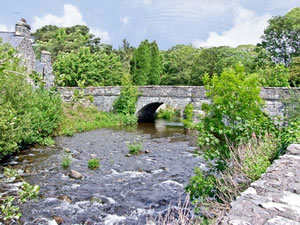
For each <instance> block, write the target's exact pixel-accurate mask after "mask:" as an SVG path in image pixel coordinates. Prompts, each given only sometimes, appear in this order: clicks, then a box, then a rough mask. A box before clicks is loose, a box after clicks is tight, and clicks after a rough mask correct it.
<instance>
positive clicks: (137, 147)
mask: <svg viewBox="0 0 300 225" xmlns="http://www.w3.org/2000/svg"><path fill="white" fill-rule="evenodd" d="M127 147H128V149H129V154H132V155H138V154H139V153H140V152H141V150H142V143H141V142H138V141H134V142H133V143H130V144H128V145H127Z"/></svg>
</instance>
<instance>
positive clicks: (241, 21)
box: [0, 0, 300, 49]
mask: <svg viewBox="0 0 300 225" xmlns="http://www.w3.org/2000/svg"><path fill="white" fill-rule="evenodd" d="M299 6H300V0H101V1H100V0H69V1H65V0H51V1H42V0H40V1H38V0H26V1H24V0H10V1H3V2H2V3H1V8H0V30H13V29H14V24H15V23H16V21H18V20H19V19H20V18H22V17H23V18H25V19H26V20H27V21H28V23H29V24H30V25H31V26H32V29H33V30H35V29H37V28H40V27H41V26H43V25H46V24H53V25H58V26H72V25H76V24H85V25H87V26H88V27H90V28H91V32H92V33H94V34H95V35H97V36H99V37H100V38H101V39H102V42H104V43H108V44H112V45H113V46H114V48H117V47H118V46H120V45H121V43H122V40H123V39H124V38H126V39H127V40H129V42H130V43H131V44H132V45H134V46H137V45H138V44H139V43H140V41H142V40H144V39H148V40H150V41H153V40H156V41H157V43H158V45H159V46H160V48H161V49H168V48H170V47H172V46H174V45H176V44H193V45H194V46H197V47H201V46H220V45H229V46H237V45H239V44H248V43H249V44H256V43H257V42H259V37H260V36H261V35H262V32H263V30H264V28H265V27H266V26H267V20H268V19H270V18H271V17H272V16H275V15H284V14H286V13H287V12H288V11H289V10H291V9H292V8H294V7H299Z"/></svg>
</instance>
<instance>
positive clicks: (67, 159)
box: [61, 155, 72, 169]
mask: <svg viewBox="0 0 300 225" xmlns="http://www.w3.org/2000/svg"><path fill="white" fill-rule="evenodd" d="M71 163H72V160H71V158H70V156H69V155H66V156H65V157H64V158H63V159H62V162H61V167H62V168H63V169H68V168H69V167H70V165H71Z"/></svg>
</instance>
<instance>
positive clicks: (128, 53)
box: [116, 39, 135, 74]
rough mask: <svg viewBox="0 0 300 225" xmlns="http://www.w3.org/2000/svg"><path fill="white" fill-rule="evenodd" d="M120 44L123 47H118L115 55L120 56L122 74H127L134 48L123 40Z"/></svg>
mask: <svg viewBox="0 0 300 225" xmlns="http://www.w3.org/2000/svg"><path fill="white" fill-rule="evenodd" d="M122 43H123V45H122V46H121V47H119V49H118V50H117V51H116V54H117V55H119V56H120V60H121V62H122V64H123V69H124V72H125V74H127V73H130V62H131V61H132V58H133V53H134V50H135V48H134V47H132V46H131V45H130V43H129V42H128V41H127V40H126V39H123V41H122Z"/></svg>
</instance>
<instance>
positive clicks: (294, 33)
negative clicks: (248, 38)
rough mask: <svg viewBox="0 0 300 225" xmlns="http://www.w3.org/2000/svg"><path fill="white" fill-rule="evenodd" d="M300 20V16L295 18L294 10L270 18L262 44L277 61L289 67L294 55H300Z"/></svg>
mask: <svg viewBox="0 0 300 225" xmlns="http://www.w3.org/2000/svg"><path fill="white" fill-rule="evenodd" d="M294 10H297V9H294ZM295 15H296V14H295ZM299 20H300V17H299V16H298V17H296V18H295V17H294V13H293V12H290V13H288V14H287V15H286V16H275V17H273V18H272V19H270V20H269V25H268V27H267V28H266V29H265V30H264V35H263V36H262V46H263V47H264V48H265V49H266V50H267V51H268V52H269V53H270V54H271V55H272V59H273V60H274V61H275V62H276V63H284V65H285V66H286V67H288V66H289V65H290V62H291V60H292V58H293V57H297V56H300V50H299V49H300V42H299V32H300V26H299V24H300V22H299Z"/></svg>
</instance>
